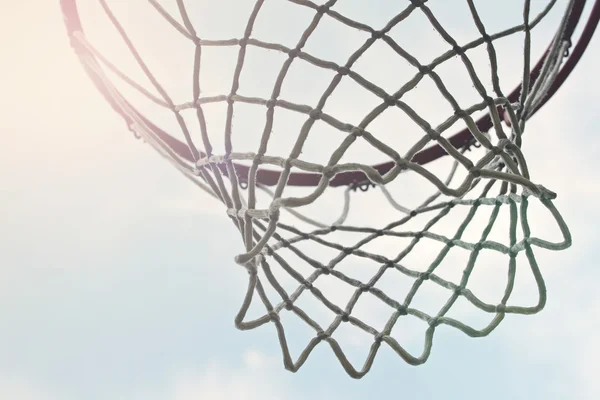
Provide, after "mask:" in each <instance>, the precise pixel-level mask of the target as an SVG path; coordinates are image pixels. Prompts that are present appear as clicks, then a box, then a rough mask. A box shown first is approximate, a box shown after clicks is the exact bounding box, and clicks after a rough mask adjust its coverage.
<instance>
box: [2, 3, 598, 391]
mask: <svg viewBox="0 0 600 400" xmlns="http://www.w3.org/2000/svg"><path fill="white" fill-rule="evenodd" d="M57 3H58V2H55V1H45V2H36V1H33V0H24V1H21V2H18V3H14V2H13V3H12V4H11V5H9V6H5V10H4V13H3V14H4V15H3V16H4V17H5V21H4V22H3V23H2V24H0V47H1V48H2V49H3V50H2V51H3V53H4V54H3V56H4V57H3V60H4V61H3V62H2V74H0V87H2V88H3V89H4V90H3V92H4V96H2V100H0V102H1V104H0V109H1V110H2V125H3V126H2V131H1V135H2V138H3V146H2V149H1V150H0V153H1V154H0V166H1V168H0V182H2V184H1V185H0V206H1V207H0V221H1V225H2V227H3V229H2V230H1V232H0V321H1V322H0V326H1V327H2V328H1V329H0V398H6V399H14V400H71V399H77V400H79V399H91V400H95V399H124V400H125V399H135V400H137V399H149V400H155V399H156V400H190V399H207V400H222V399H243V400H254V399H291V400H294V399H305V398H315V399H321V398H323V399H325V398H327V399H331V398H344V399H355V398H356V399H359V398H364V397H365V396H382V397H383V396H389V397H394V396H396V397H398V396H409V397H411V398H424V399H427V398H438V397H442V396H444V398H450V399H454V398H457V399H458V398H465V397H466V398H475V397H484V396H485V397H486V398H489V399H505V398H513V399H563V398H577V399H596V398H598V397H599V396H600V384H599V383H598V381H597V379H596V377H595V374H594V371H596V370H597V359H598V357H599V356H600V346H599V345H598V344H597V342H596V340H595V334H594V332H595V331H597V329H598V328H600V326H599V322H598V321H597V319H596V318H595V316H596V315H597V314H598V313H599V312H600V300H599V299H598V297H597V295H596V293H597V289H596V285H595V280H596V279H598V278H600V275H599V273H598V271H597V269H596V268H595V267H596V264H597V259H598V257H599V256H600V254H599V250H598V248H597V246H596V243H595V240H594V239H595V235H596V233H597V228H596V224H594V222H593V221H597V220H598V218H599V217H600V215H599V214H600V213H599V211H598V210H597V208H596V201H595V199H596V198H597V196H598V190H599V189H598V188H599V187H600V185H599V184H600V182H599V180H598V177H597V176H596V174H595V171H597V170H598V169H599V166H598V160H599V159H600V157H599V156H600V155H599V154H598V150H597V149H599V148H600V146H598V139H597V136H596V135H595V132H596V130H597V126H596V125H597V123H596V118H595V116H596V112H595V111H596V109H595V104H598V101H599V100H600V98H599V95H598V89H600V87H599V84H598V81H597V80H596V79H594V74H595V73H596V70H597V68H596V65H597V63H598V60H599V59H600V58H599V57H600V52H599V51H598V46H597V45H596V43H597V41H598V40H597V39H598V38H597V37H596V38H595V39H596V40H595V41H594V42H593V43H592V45H591V49H590V51H589V52H588V53H587V54H586V56H585V57H584V59H583V61H582V62H581V64H580V65H579V66H578V68H577V70H576V73H575V74H574V76H573V77H571V78H570V79H569V81H568V82H567V84H566V85H565V86H564V87H563V88H562V89H561V91H560V92H559V94H558V96H557V97H556V98H554V99H553V100H552V102H551V103H550V104H548V105H547V106H546V107H545V108H544V109H543V110H542V111H541V112H540V113H539V114H538V115H537V116H536V117H535V119H534V120H533V121H531V122H530V124H529V125H528V128H527V129H528V130H527V137H526V144H525V147H524V151H525V152H526V154H527V157H528V160H529V166H530V169H531V170H532V174H535V176H536V177H537V181H538V182H540V183H543V184H544V185H546V186H548V187H549V188H551V189H552V190H554V191H556V192H558V193H559V197H558V199H557V201H556V204H557V207H558V208H559V210H560V211H561V212H562V213H563V215H564V218H565V219H566V221H567V222H568V223H569V226H570V228H571V231H572V233H573V238H574V243H573V246H572V247H571V248H570V249H568V250H566V251H564V252H560V253H550V252H539V261H540V265H541V267H542V271H543V273H544V276H545V278H546V283H547V286H548V294H549V298H548V304H547V307H546V309H545V310H544V311H543V312H542V313H541V314H539V315H535V316H529V317H520V316H509V317H507V318H506V319H505V321H504V322H503V323H502V324H501V325H500V327H499V328H498V329H497V330H496V331H495V332H494V333H493V334H492V335H491V336H489V337H487V338H484V339H470V338H468V337H466V336H465V335H464V334H462V333H460V332H457V331H455V330H452V329H449V328H445V329H444V328H441V329H440V330H439V332H438V333H437V334H436V340H435V343H434V350H433V353H432V356H431V358H430V359H429V361H428V362H427V363H426V364H425V365H423V366H420V367H410V366H408V365H406V364H405V363H404V362H402V361H401V360H400V359H399V358H397V357H396V356H395V355H394V354H393V353H392V352H391V351H389V350H388V351H382V352H380V354H379V355H378V359H377V361H376V363H375V366H374V368H373V370H372V371H371V373H370V374H369V375H368V376H366V377H365V378H363V379H362V380H360V381H355V380H352V379H350V378H349V377H347V375H346V374H345V373H344V372H343V370H342V368H341V367H340V366H339V365H338V363H337V360H336V359H335V357H333V354H332V352H331V351H330V349H329V348H328V347H326V346H321V347H320V348H318V349H317V350H316V351H315V352H314V353H313V354H312V355H311V357H310V358H309V360H308V361H307V363H306V364H305V365H304V367H303V368H302V369H301V370H300V371H299V372H298V373H296V374H291V373H289V372H287V371H285V370H284V369H283V367H282V364H281V360H280V350H279V344H278V343H277V340H276V335H275V331H274V329H273V327H272V326H270V325H268V326H266V327H263V328H260V329H257V330H254V331H248V332H240V331H238V330H236V329H235V327H234V325H233V318H234V315H235V313H236V312H237V309H238V307H239V305H240V303H241V301H242V298H243V295H244V293H245V289H246V285H247V275H246V273H245V272H244V271H243V269H242V268H240V267H239V266H238V265H237V264H235V263H234V262H233V256H234V255H235V254H238V253H240V252H241V251H243V248H242V245H241V240H239V233H237V232H236V231H235V229H234V228H233V226H232V225H231V223H230V222H229V221H228V219H227V218H226V217H225V215H224V213H223V210H222V208H221V205H220V204H218V203H217V202H216V201H214V200H213V199H212V198H211V197H209V196H207V195H206V194H204V193H202V192H201V191H200V190H198V189H197V188H196V187H194V186H193V185H190V183H189V181H188V180H186V179H185V178H184V177H183V176H182V175H181V174H180V173H179V172H178V171H176V170H175V169H173V168H171V167H170V165H169V164H168V163H165V162H164V161H163V160H162V159H161V158H160V157H157V155H156V154H155V153H154V152H153V151H152V150H151V148H150V147H149V146H147V145H142V144H141V143H140V142H139V141H136V140H134V139H133V138H132V137H131V134H130V133H129V132H128V131H127V130H126V127H125V126H124V124H123V121H122V119H121V118H120V117H119V116H118V115H115V114H114V113H113V112H112V110H111V109H110V107H108V106H107V105H106V104H105V102H104V100H103V99H102V98H101V96H100V95H99V94H98V93H97V92H96V90H95V88H94V87H93V86H92V84H91V83H89V82H88V80H87V77H86V76H85V74H84V71H83V69H82V68H81V66H80V65H79V63H78V62H77V60H76V59H75V57H73V55H72V53H71V49H70V47H69V44H68V40H67V38H66V36H65V31H64V27H63V25H62V16H61V14H60V9H59V6H58V4H57ZM350 3H352V2H349V4H350ZM354 3H355V4H356V2H354ZM383 3H389V2H383ZM534 3H535V2H534ZM120 4H121V5H123V4H124V2H122V3H120ZM136 4H137V3H136ZM390 4H391V3H390ZM369 10H371V9H370V8H369V9H368V10H367V9H365V15H364V18H374V19H376V17H377V15H370V14H368V13H367V11H369ZM6 11H7V12H6ZM348 12H351V10H350V9H348ZM273 29H277V27H276V26H275V27H274V28H273ZM290 29H292V27H290ZM175 50H177V49H175ZM338 50H340V49H338ZM315 51H318V47H317V48H316V49H315ZM340 51H341V50H340ZM332 57H334V55H333V54H332ZM165 63H166V62H165ZM315 79H316V78H315ZM218 89H219V88H218V87H215V90H218ZM308 90H309V89H307V91H308ZM308 95H309V93H307V96H308ZM417 102H418V99H417ZM284 127H285V125H282V127H281V129H283V128H284ZM317 150H318V146H317ZM317 153H318V152H317ZM317 153H316V154H317ZM317 156H318V154H317ZM557 160H558V161H557ZM357 201H358V200H357ZM328 204H329V203H328ZM333 204H335V203H333ZM383 217H385V215H384V216H383ZM383 217H382V218H383ZM549 229H550V228H549ZM485 284H486V283H484V286H485ZM361 350H364V349H362V348H361V347H360V346H358V347H356V348H354V350H352V351H353V352H355V355H357V356H360V355H361V354H362V353H361Z"/></svg>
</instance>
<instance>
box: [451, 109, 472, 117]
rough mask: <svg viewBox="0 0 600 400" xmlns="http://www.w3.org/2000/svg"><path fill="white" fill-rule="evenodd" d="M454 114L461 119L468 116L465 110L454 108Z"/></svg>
mask: <svg viewBox="0 0 600 400" xmlns="http://www.w3.org/2000/svg"><path fill="white" fill-rule="evenodd" d="M454 115H456V116H457V117H458V118H462V119H465V118H467V117H468V116H469V114H468V113H467V112H466V111H465V110H455V111H454Z"/></svg>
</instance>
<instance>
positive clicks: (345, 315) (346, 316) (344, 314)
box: [342, 312, 350, 322]
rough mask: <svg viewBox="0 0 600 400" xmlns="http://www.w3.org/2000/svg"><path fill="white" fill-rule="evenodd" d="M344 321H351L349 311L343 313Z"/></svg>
mask: <svg viewBox="0 0 600 400" xmlns="http://www.w3.org/2000/svg"><path fill="white" fill-rule="evenodd" d="M342 321H343V322H348V321H350V315H349V314H348V313H347V312H344V313H342Z"/></svg>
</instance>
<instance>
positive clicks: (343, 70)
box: [338, 66, 350, 76]
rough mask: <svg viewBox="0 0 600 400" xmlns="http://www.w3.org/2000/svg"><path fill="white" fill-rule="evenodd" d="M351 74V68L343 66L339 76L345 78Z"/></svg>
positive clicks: (339, 70) (339, 69)
mask: <svg viewBox="0 0 600 400" xmlns="http://www.w3.org/2000/svg"><path fill="white" fill-rule="evenodd" d="M349 73H350V68H348V67H346V66H341V67H339V68H338V74H340V75H342V76H344V75H348V74H349Z"/></svg>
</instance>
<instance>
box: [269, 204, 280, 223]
mask: <svg viewBox="0 0 600 400" xmlns="http://www.w3.org/2000/svg"><path fill="white" fill-rule="evenodd" d="M280 215H281V210H279V207H277V206H276V205H275V204H272V205H271V207H269V219H270V220H271V221H278V220H279V216H280Z"/></svg>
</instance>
